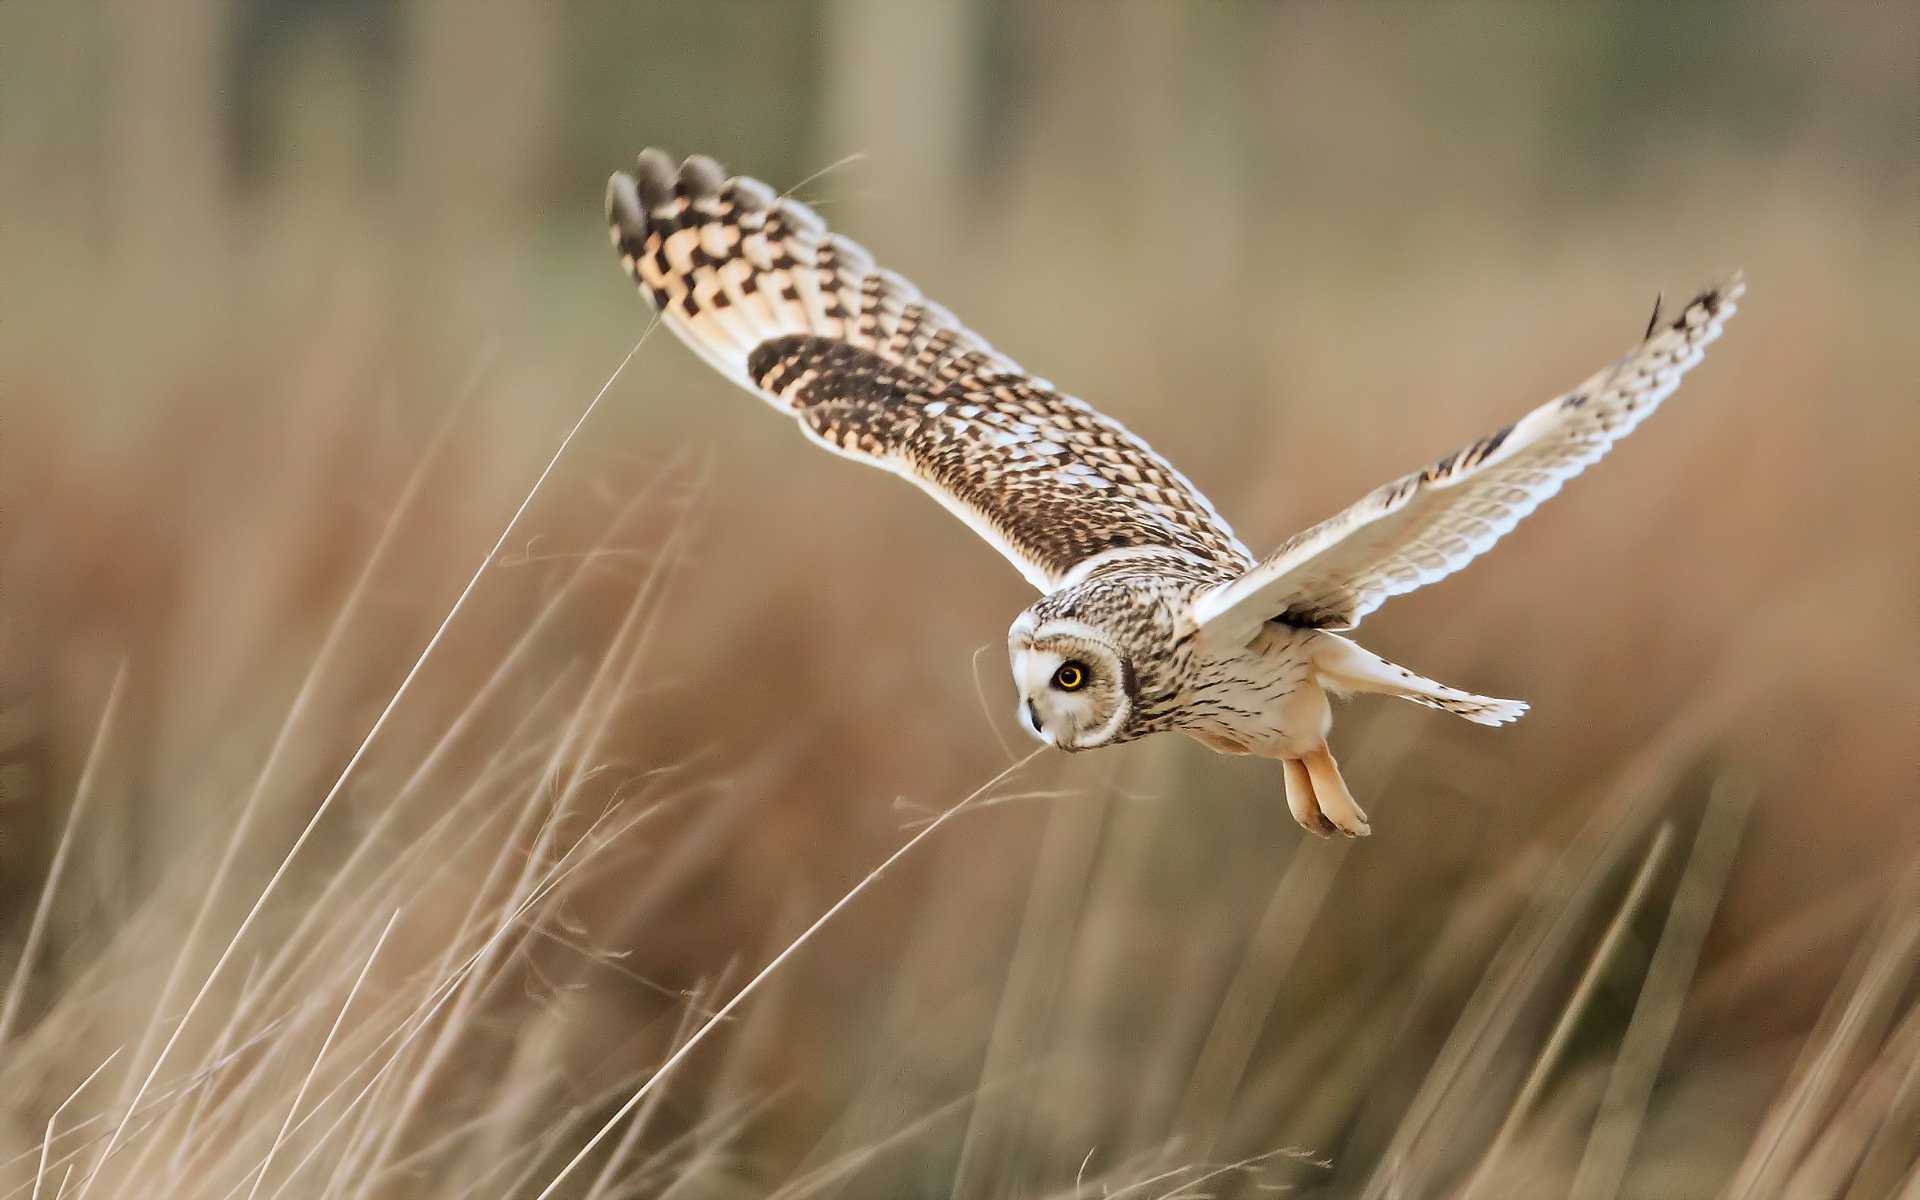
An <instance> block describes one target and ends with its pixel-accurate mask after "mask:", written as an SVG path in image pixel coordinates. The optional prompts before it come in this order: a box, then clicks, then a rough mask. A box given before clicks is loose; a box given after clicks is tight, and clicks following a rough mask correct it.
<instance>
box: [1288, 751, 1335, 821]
mask: <svg viewBox="0 0 1920 1200" xmlns="http://www.w3.org/2000/svg"><path fill="white" fill-rule="evenodd" d="M1280 766H1281V769H1282V770H1283V771H1284V772H1285V773H1286V780H1287V809H1288V811H1290V812H1291V813H1293V819H1294V820H1296V821H1298V822H1300V827H1301V828H1302V829H1304V830H1306V831H1307V832H1308V833H1311V834H1313V835H1315V836H1316V837H1332V836H1333V822H1332V821H1329V820H1327V818H1326V815H1325V814H1324V813H1322V812H1321V811H1320V802H1319V801H1318V800H1316V799H1314V795H1313V777H1312V776H1311V775H1309V774H1307V764H1305V763H1303V762H1301V761H1300V760H1299V759H1297V758H1283V759H1281V760H1280Z"/></svg>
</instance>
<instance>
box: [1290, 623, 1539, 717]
mask: <svg viewBox="0 0 1920 1200" xmlns="http://www.w3.org/2000/svg"><path fill="white" fill-rule="evenodd" d="M1313 666H1314V670H1315V673H1316V674H1317V675H1318V676H1319V680H1320V685H1321V686H1322V687H1324V688H1327V689H1328V690H1330V691H1335V692H1377V693H1379V694H1381V695H1385V696H1398V697H1400V698H1401V699H1402V700H1411V701H1413V702H1414V703H1415V704H1424V705H1426V706H1427V707H1428V708H1437V709H1440V710H1441V711H1442V712H1450V713H1452V714H1453V715H1454V716H1456V717H1465V718H1466V719H1467V720H1469V721H1472V722H1474V723H1475V724H1476V725H1505V724H1506V723H1507V722H1509V721H1516V720H1519V719H1520V715H1521V714H1522V713H1524V712H1526V711H1527V704H1526V701H1524V700H1500V699H1496V698H1495V697H1492V696H1479V695H1475V694H1474V693H1472V692H1463V691H1461V690H1460V689H1459V688H1453V687H1448V686H1447V685H1446V684H1444V683H1438V682H1436V681H1434V680H1431V679H1428V678H1426V677H1425V676H1424V675H1415V674H1414V673H1413V672H1412V671H1409V670H1407V669H1406V668H1405V667H1402V666H1399V665H1397V664H1394V663H1390V662H1388V661H1387V660H1386V659H1384V658H1381V657H1380V656H1379V655H1377V654H1375V653H1373V652H1372V651H1371V650H1367V649H1365V648H1363V647H1361V646H1360V645H1359V644H1357V643H1355V642H1350V641H1348V640H1347V639H1346V638H1343V637H1340V636H1339V635H1337V634H1331V633H1323V634H1322V635H1321V636H1320V638H1319V639H1318V640H1317V641H1316V642H1315V644H1314V648H1313Z"/></svg>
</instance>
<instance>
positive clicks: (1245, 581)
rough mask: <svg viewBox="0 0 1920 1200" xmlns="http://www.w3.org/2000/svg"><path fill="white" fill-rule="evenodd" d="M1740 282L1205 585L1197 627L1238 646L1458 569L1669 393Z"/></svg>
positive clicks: (1331, 621) (1323, 623)
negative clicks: (1493, 426) (1237, 572)
mask: <svg viewBox="0 0 1920 1200" xmlns="http://www.w3.org/2000/svg"><path fill="white" fill-rule="evenodd" d="M1744 290H1745V288H1744V285H1742V283H1741V282H1740V279H1739V277H1738V276H1736V277H1735V278H1734V279H1733V280H1732V281H1731V282H1729V283H1728V284H1726V285H1725V286H1723V287H1716V288H1709V289H1707V290H1706V291H1704V292H1702V293H1701V294H1700V295H1698V296H1696V297H1695V298H1694V299H1693V300H1692V301H1691V302H1690V303H1689V304H1687V306H1686V307H1685V308H1683V309H1682V310H1681V311H1680V313H1679V315H1678V316H1676V317H1674V318H1673V319H1672V320H1671V321H1669V322H1666V323H1664V324H1659V323H1657V322H1656V324H1655V326H1654V327H1652V328H1650V329H1648V331H1647V336H1646V338H1645V339H1644V340H1642V341H1641V343H1640V344H1639V345H1638V346H1636V347H1634V348H1633V349H1632V350H1631V351H1629V352H1628V353H1627V355H1626V356H1625V357H1623V358H1621V359H1620V360H1619V361H1618V362H1615V363H1614V364H1613V365H1612V366H1610V367H1608V368H1606V369H1605V370H1603V371H1601V372H1599V373H1598V374H1596V375H1594V376H1593V377H1592V378H1591V379H1588V380H1587V381H1586V382H1585V383H1583V384H1581V385H1580V386H1579V387H1577V388H1575V389H1573V390H1572V391H1571V392H1568V393H1567V394H1566V395H1564V396H1561V397H1559V398H1558V399H1555V400H1550V401H1548V402H1547V403H1545V404H1543V405H1541V406H1540V407H1539V408H1536V409H1534V410H1533V411H1532V412H1530V413H1528V414H1527V415H1526V416H1524V417H1522V418H1520V420H1519V421H1517V422H1515V423H1514V424H1512V425H1509V426H1507V427H1506V428H1505V429H1502V430H1500V431H1499V432H1497V433H1493V434H1490V435H1488V436H1487V437H1483V438H1481V439H1480V440H1479V441H1477V442H1474V443H1473V444H1472V445H1470V446H1467V447H1465V448H1464V449H1461V450H1459V451H1456V452H1455V453H1453V454H1449V455H1448V456H1447V457H1445V458H1443V459H1441V460H1440V461H1439V462H1437V463H1435V464H1433V465H1432V466H1430V467H1427V468H1426V469H1424V470H1421V471H1416V472H1414V473H1413V474H1411V475H1408V476H1405V477H1403V478H1401V479H1397V480H1395V481H1394V482H1392V483H1389V484H1387V485H1386V486H1385V487H1382V488H1379V489H1377V490H1376V491H1374V492H1373V493H1372V494H1370V495H1368V496H1367V497H1365V498H1364V499H1362V500H1361V501H1360V502H1359V503H1357V504H1354V505H1353V506H1351V507H1349V508H1348V509H1347V510H1346V511H1345V512H1342V513H1339V514H1338V515H1336V516H1333V517H1330V518H1328V519H1327V520H1325V521H1322V522H1321V523H1320V524H1318V525H1315V526H1314V527H1313V528H1311V529H1308V530H1307V531H1305V532H1304V533H1301V534H1298V535H1296V536H1295V537H1293V538H1292V539H1291V540H1289V541H1288V542H1287V543H1286V544H1285V545H1283V546H1281V547H1280V548H1279V549H1278V550H1276V551H1274V552H1273V553H1272V554H1271V555H1269V556H1268V557H1267V559H1266V561H1265V562H1263V563H1261V564H1260V565H1259V566H1257V567H1255V568H1254V569H1253V570H1251V571H1249V572H1247V573H1246V574H1245V575H1243V576H1241V577H1240V578H1238V579H1235V580H1233V581H1231V582H1229V583H1225V584H1222V585H1220V586H1219V587H1217V588H1215V589H1213V590H1212V591H1210V592H1206V593H1202V594H1201V595H1200V596H1199V597H1198V598H1197V599H1196V600H1195V601H1194V617H1195V619H1196V620H1197V621H1198V623H1199V625H1200V628H1201V631H1202V632H1203V633H1206V634H1208V635H1209V636H1214V637H1218V638H1219V639H1220V640H1221V641H1222V642H1226V643H1239V642H1242V641H1245V640H1250V639H1251V638H1252V637H1254V635H1255V634H1257V633H1258V632H1259V630H1260V628H1261V626H1262V625H1264V624H1265V623H1266V622H1267V621H1270V620H1277V621H1284V622H1286V623H1288V624H1290V625H1301V626H1310V627H1315V628H1321V629H1348V628H1351V627H1352V626H1354V625H1356V624H1358V623H1359V621H1360V619H1361V618H1362V617H1364V616H1366V615H1367V614H1368V613H1370V612H1372V611H1373V610H1374V609H1376V608H1378V607H1380V605H1381V604H1382V603H1384V602H1385V601H1386V600H1387V599H1388V598H1390V597H1393V596H1397V595H1400V594H1401V593H1403V592H1410V591H1413V590H1414V589H1415V588H1419V587H1425V586H1426V585H1427V584H1429V583H1433V582H1434V581H1436V580H1439V579H1443V578H1445V577H1446V576H1448V575H1451V574H1452V573H1453V572H1455V571H1458V570H1459V569H1460V568H1461V567H1464V566H1466V565H1467V563H1469V562H1471V561H1472V560H1473V559H1474V558H1476V557H1478V556H1479V555H1481V554H1484V553H1485V552H1486V551H1487V550H1488V549H1490V548H1491V547H1492V546H1493V544H1494V543H1495V542H1497V541H1499V540H1500V538H1502V537H1504V536H1505V535H1506V534H1507V533H1508V532H1509V531H1510V530H1512V529H1513V527H1514V526H1515V525H1517V524H1519V522H1520V520H1521V519H1522V518H1523V517H1525V516H1526V515H1527V514H1528V513H1530V512H1532V511H1533V510H1534V509H1535V508H1537V507H1539V506H1540V505H1541V504H1542V503H1543V502H1545V501H1546V500H1547V499H1548V498H1549V497H1550V496H1552V495H1553V494H1554V493H1555V492H1558V491H1559V490H1560V486H1561V485H1562V484H1564V483H1565V482H1566V481H1567V480H1569V479H1572V478H1573V477H1574V476H1575V475H1578V474H1579V473H1580V472H1581V471H1583V470H1585V469H1586V468H1587V467H1588V466H1589V465H1590V464H1592V463H1593V462H1595V461H1597V460H1598V459H1599V458H1600V456H1601V455H1603V454H1605V453H1606V452H1607V450H1608V449H1609V448H1611V447H1612V445H1613V444H1614V443H1615V442H1617V441H1619V440H1620V439H1621V438H1623V437H1625V436H1627V434H1629V433H1631V432H1633V430H1634V428H1635V427H1636V426H1638V425H1639V424H1640V422H1641V421H1643V420H1645V419H1646V417H1647V415H1648V414H1649V413H1651V412H1653V410H1654V409H1655V408H1658V407H1659V405H1660V402H1661V401H1662V400H1664V399H1666V398H1667V397H1668V396H1670V395H1672V394H1673V390H1674V389H1675V388H1677V387H1679V386H1680V377H1681V376H1682V375H1685V374H1686V373H1687V372H1688V371H1689V370H1691V369H1693V367H1694V366H1695V365H1696V364H1697V363H1699V361H1700V359H1701V357H1702V355H1703V354H1704V352H1705V349H1706V346H1707V343H1709V342H1711V341H1713V340H1714V339H1715V338H1717V337H1719V336H1720V328H1721V326H1722V325H1723V324H1725V323H1726V320H1727V318H1729V317H1731V316H1732V315H1733V314H1734V302H1735V301H1736V300H1738V299H1739V298H1740V294H1741V292H1743V291H1744Z"/></svg>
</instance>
